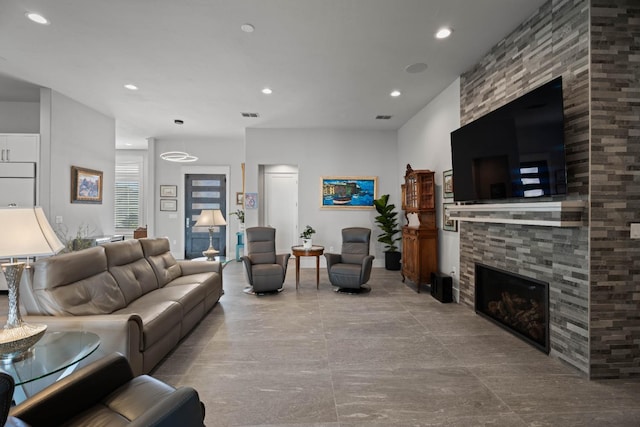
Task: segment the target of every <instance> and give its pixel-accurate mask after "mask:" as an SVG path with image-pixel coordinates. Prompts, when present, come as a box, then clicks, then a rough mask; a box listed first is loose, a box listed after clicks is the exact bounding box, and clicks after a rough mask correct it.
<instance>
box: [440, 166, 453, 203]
mask: <svg viewBox="0 0 640 427" xmlns="http://www.w3.org/2000/svg"><path fill="white" fill-rule="evenodd" d="M442 194H443V197H444V198H445V199H450V198H451V197H453V169H449V170H448V171H444V172H442Z"/></svg>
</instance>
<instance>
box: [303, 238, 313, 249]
mask: <svg viewBox="0 0 640 427" xmlns="http://www.w3.org/2000/svg"><path fill="white" fill-rule="evenodd" d="M311 246H312V242H311V239H302V247H303V248H305V249H311Z"/></svg>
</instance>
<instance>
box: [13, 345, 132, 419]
mask: <svg viewBox="0 0 640 427" xmlns="http://www.w3.org/2000/svg"><path fill="white" fill-rule="evenodd" d="M132 378H133V372H131V368H130V366H129V363H128V362H127V359H126V358H125V357H124V356H123V355H121V354H119V353H112V354H109V355H108V356H106V357H103V358H102V359H100V360H97V361H96V362H94V363H91V364H90V365H87V366H85V367H84V368H82V369H80V370H78V371H76V372H74V373H73V374H71V375H69V376H68V377H66V378H63V379H62V380H60V381H58V382H56V383H54V384H52V385H51V386H49V387H47V388H45V389H44V390H42V391H41V392H39V393H36V394H35V395H33V396H32V397H30V398H29V399H27V400H25V401H24V402H22V403H21V404H19V405H17V406H15V407H14V408H12V409H11V411H10V415H11V416H13V417H16V418H19V419H20V420H22V421H24V422H26V423H27V424H31V425H34V426H37V425H62V424H63V423H64V422H65V421H68V420H69V419H71V418H72V417H74V416H75V415H77V414H79V413H81V412H83V411H85V410H87V409H88V408H90V407H92V406H93V405H95V404H97V403H98V402H100V401H101V400H102V399H104V398H105V397H106V396H107V395H109V394H110V393H111V392H112V391H114V390H116V389H117V388H118V387H120V386H122V385H123V384H125V383H127V382H128V381H130V380H131V379H132Z"/></svg>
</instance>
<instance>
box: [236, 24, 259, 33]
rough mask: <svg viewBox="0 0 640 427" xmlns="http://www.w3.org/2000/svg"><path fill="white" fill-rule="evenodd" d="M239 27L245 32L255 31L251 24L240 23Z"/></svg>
mask: <svg viewBox="0 0 640 427" xmlns="http://www.w3.org/2000/svg"><path fill="white" fill-rule="evenodd" d="M240 29H241V30H242V31H244V32H245V33H253V32H254V31H255V29H256V27H254V26H253V25H251V24H242V25H240Z"/></svg>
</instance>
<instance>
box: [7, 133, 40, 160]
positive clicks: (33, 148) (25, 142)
mask: <svg viewBox="0 0 640 427" xmlns="http://www.w3.org/2000/svg"><path fill="white" fill-rule="evenodd" d="M39 157H40V135H37V134H27V133H4V134H0V162H36V163H37V162H38V161H39Z"/></svg>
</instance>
